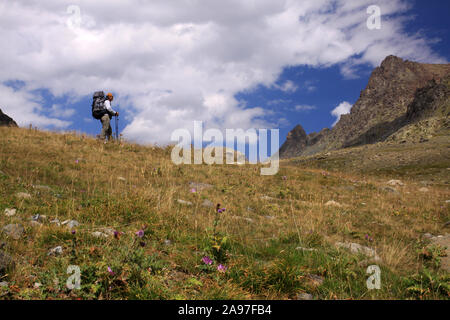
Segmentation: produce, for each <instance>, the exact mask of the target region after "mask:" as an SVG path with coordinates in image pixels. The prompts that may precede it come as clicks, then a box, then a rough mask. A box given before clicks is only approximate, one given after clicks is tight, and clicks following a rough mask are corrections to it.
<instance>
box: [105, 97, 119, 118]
mask: <svg viewBox="0 0 450 320" xmlns="http://www.w3.org/2000/svg"><path fill="white" fill-rule="evenodd" d="M105 108H106V110H108V112H109V114H111V115H117V114H118V112H116V111H114V110H113V109H112V108H111V102H109V100H106V101H105Z"/></svg>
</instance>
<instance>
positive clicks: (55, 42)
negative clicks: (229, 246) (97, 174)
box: [0, 0, 443, 143]
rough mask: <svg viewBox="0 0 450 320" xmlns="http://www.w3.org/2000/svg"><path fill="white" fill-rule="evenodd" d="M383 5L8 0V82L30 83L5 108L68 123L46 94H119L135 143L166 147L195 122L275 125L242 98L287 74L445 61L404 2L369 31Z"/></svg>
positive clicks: (0, 38) (4, 76)
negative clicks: (411, 27) (77, 14)
mask: <svg viewBox="0 0 450 320" xmlns="http://www.w3.org/2000/svg"><path fill="white" fill-rule="evenodd" d="M372 2H373V1H372V0H337V1H336V0H304V1H295V0H280V1H273V0H258V1H256V0H248V1H241V0H228V1H220V0H209V1H207V3H206V2H202V1H199V0H177V1H166V0H153V1H148V2H144V1H140V0H120V1H119V0H97V1H92V0H47V1H41V0H39V1H38V0H16V1H6V0H0V45H1V48H2V50H1V52H0V68H1V70H2V72H1V74H0V83H5V81H10V80H21V81H23V82H25V86H24V87H23V88H22V89H20V90H19V91H14V90H12V89H11V90H10V89H8V88H7V87H6V86H5V85H2V86H1V87H0V90H1V93H3V94H2V95H1V96H0V97H1V99H2V100H1V101H0V104H1V105H2V106H3V108H4V109H5V110H6V111H9V112H10V113H11V114H12V115H13V116H14V118H15V119H17V121H18V122H19V124H25V123H29V122H33V123H36V124H37V125H39V126H56V127H65V126H68V125H69V124H70V123H69V122H68V121H64V120H61V119H58V118H63V119H64V116H67V113H66V114H60V117H59V116H57V114H56V113H54V114H53V115H50V116H44V115H43V106H42V100H40V99H41V98H40V97H39V96H38V95H37V94H36V91H35V90H37V89H48V90H49V92H50V93H52V94H53V95H55V96H56V97H63V96H69V97H70V100H71V101H76V100H77V99H80V98H82V97H83V96H91V95H92V93H93V92H94V91H96V90H98V89H104V90H107V91H112V92H114V93H115V94H116V95H115V97H116V101H115V105H116V106H117V105H118V106H119V111H121V112H122V111H124V112H122V114H123V115H125V117H126V118H127V120H128V121H129V122H130V124H129V125H128V126H127V127H126V128H125V130H124V131H123V133H124V135H125V137H126V138H129V139H133V140H136V141H138V142H144V143H146V142H159V143H167V142H169V138H170V134H171V132H172V131H173V130H174V129H176V128H191V127H192V125H193V121H194V120H203V121H205V122H206V123H207V125H208V126H209V127H217V128H219V129H223V128H227V127H228V128H244V129H247V128H250V127H273V126H274V125H276V124H277V123H276V121H275V122H269V121H268V120H266V119H265V118H266V116H267V115H268V113H267V111H266V110H264V109H262V108H259V107H255V106H252V105H246V104H243V103H240V102H239V101H237V100H236V99H235V98H234V97H235V95H236V94H237V93H239V92H242V91H246V90H252V89H253V88H256V87H257V86H258V85H263V86H266V87H269V88H270V87H272V86H274V84H275V83H277V81H278V80H279V79H278V78H279V76H280V74H281V72H282V70H283V68H284V67H287V66H298V65H303V66H310V67H326V66H331V65H335V64H338V65H340V66H341V67H342V72H343V73H344V74H346V75H352V72H353V74H354V73H355V72H354V70H355V66H358V65H360V64H370V65H372V66H376V65H378V64H379V63H380V62H381V61H382V59H383V58H384V57H385V56H387V55H389V54H396V55H399V56H402V57H404V58H407V59H410V60H419V61H427V62H442V61H443V59H441V58H440V57H439V56H437V55H436V54H434V53H433V52H432V50H431V49H430V46H429V45H428V42H427V41H426V40H424V38H423V37H422V36H421V35H417V34H416V35H408V34H406V33H405V31H404V29H403V26H404V20H405V16H406V15H405V14H406V13H407V11H406V10H407V6H406V5H405V2H404V1H402V0H379V1H377V4H378V5H379V6H380V7H381V8H382V13H383V17H382V29H381V30H368V28H367V27H366V20H367V18H368V15H367V13H366V8H367V7H368V6H369V5H371V4H373V3H372ZM73 4H75V5H79V7H80V9H81V25H80V28H75V29H74V28H69V27H68V25H67V21H68V19H69V18H71V16H70V15H68V13H67V8H68V6H69V5H73ZM105 8H106V10H105ZM17 17H20V19H18V18H17ZM279 88H280V89H282V90H285V91H286V92H293V91H295V90H297V85H296V84H294V83H293V82H292V81H290V80H288V81H286V82H284V83H283V84H281V85H279ZM73 116H74V117H76V115H73Z"/></svg>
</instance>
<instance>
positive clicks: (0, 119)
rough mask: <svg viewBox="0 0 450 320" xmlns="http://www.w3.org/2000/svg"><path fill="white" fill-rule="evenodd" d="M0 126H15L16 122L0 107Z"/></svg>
mask: <svg viewBox="0 0 450 320" xmlns="http://www.w3.org/2000/svg"><path fill="white" fill-rule="evenodd" d="M0 127H17V123H16V122H15V121H14V120H13V119H12V118H10V117H8V116H7V115H6V114H4V113H3V112H2V109H0Z"/></svg>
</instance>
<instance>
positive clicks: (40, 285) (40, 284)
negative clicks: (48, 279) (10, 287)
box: [33, 282, 42, 289]
mask: <svg viewBox="0 0 450 320" xmlns="http://www.w3.org/2000/svg"><path fill="white" fill-rule="evenodd" d="M40 287H42V283H40V282H35V283H34V285H33V288H35V289H39V288H40Z"/></svg>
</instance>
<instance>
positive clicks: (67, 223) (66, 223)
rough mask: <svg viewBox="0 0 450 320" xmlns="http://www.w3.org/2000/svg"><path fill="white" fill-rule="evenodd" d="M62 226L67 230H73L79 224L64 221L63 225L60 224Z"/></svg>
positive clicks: (73, 221) (74, 221) (72, 221)
mask: <svg viewBox="0 0 450 320" xmlns="http://www.w3.org/2000/svg"><path fill="white" fill-rule="evenodd" d="M61 224H62V225H66V226H67V228H68V229H73V228H75V227H78V226H79V225H80V223H79V222H78V221H76V220H66V221H64V222H63V223H61Z"/></svg>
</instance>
